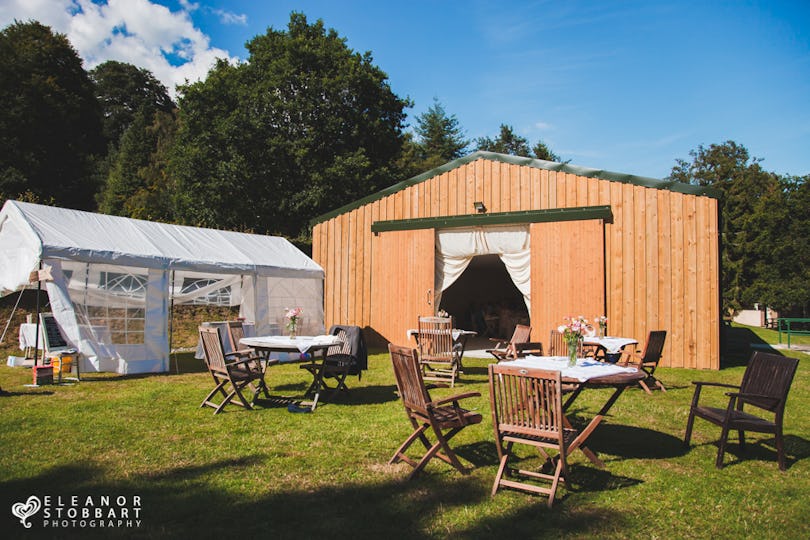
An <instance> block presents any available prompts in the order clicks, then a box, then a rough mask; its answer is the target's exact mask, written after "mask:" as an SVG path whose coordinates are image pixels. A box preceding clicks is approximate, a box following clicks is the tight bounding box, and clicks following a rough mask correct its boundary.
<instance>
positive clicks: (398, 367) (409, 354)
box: [388, 344, 430, 412]
mask: <svg viewBox="0 0 810 540" xmlns="http://www.w3.org/2000/svg"><path fill="white" fill-rule="evenodd" d="M388 350H389V352H390V353H391V363H392V364H393V366H394V376H395V377H396V380H397V389H398V390H399V395H400V396H401V397H402V402H403V404H404V405H405V408H406V409H409V410H415V411H421V412H424V411H426V410H427V403H428V402H429V401H430V395H429V394H428V392H427V389H426V388H425V382H424V379H423V378H422V370H421V369H420V367H419V358H418V356H417V352H416V349H411V348H408V347H400V346H397V345H393V344H391V345H389V346H388Z"/></svg>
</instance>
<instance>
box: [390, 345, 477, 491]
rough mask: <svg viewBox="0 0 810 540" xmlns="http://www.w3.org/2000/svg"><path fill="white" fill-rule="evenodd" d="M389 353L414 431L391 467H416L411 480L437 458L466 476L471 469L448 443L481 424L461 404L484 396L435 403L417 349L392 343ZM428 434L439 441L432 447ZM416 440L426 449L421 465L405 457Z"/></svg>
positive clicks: (392, 461) (466, 396)
mask: <svg viewBox="0 0 810 540" xmlns="http://www.w3.org/2000/svg"><path fill="white" fill-rule="evenodd" d="M388 351H389V352H390V354H391V362H392V364H393V366H394V375H395V376H396V379H397V389H398V390H399V395H400V397H401V398H402V404H403V405H404V406H405V414H406V415H407V416H408V421H409V422H410V423H411V425H412V426H413V432H412V433H411V434H410V435H409V436H408V438H407V439H405V442H403V443H402V444H401V445H400V447H399V448H397V450H396V452H394V455H393V456H391V459H390V460H389V461H388V464H389V465H391V464H393V463H397V462H399V461H404V462H405V463H407V464H408V465H410V466H411V467H413V471H411V474H410V475H409V476H408V479H409V480H410V479H411V478H413V477H414V476H416V475H417V474H418V473H419V472H420V471H421V470H422V469H424V467H425V465H427V463H428V461H430V460H431V459H432V458H434V457H436V458H439V459H441V460H442V461H444V462H446V463H449V464H450V465H452V466H453V467H454V468H455V469H456V470H458V471H459V472H460V473H462V474H467V472H468V470H467V469H466V468H465V467H464V466H463V465H462V464H461V462H460V461H459V459H458V457H456V454H455V452H453V450H452V448H450V445H449V444H448V443H449V441H450V439H452V438H453V437H454V436H455V435H456V434H458V432H459V431H461V430H462V429H464V428H465V427H467V426H469V425H472V424H478V423H480V422H481V415H480V414H478V413H476V412H472V411H469V410H467V409H464V408H462V407H461V406H460V405H459V401H461V400H462V399H466V398H469V397H475V396H480V395H481V394H480V393H478V392H465V393H463V394H459V395H456V396H452V397H448V398H444V399H440V400H436V401H434V400H433V399H431V397H430V394H429V393H428V390H427V388H426V387H425V381H424V379H423V377H422V369H421V368H420V365H419V360H418V358H417V352H416V349H410V348H408V347H400V346H397V345H393V344H390V345H388ZM428 431H432V432H433V434H434V436H435V438H436V442H435V443H433V444H431V442H430V440H429V439H428V436H427V432H428ZM417 440H418V441H420V442H421V443H422V444H423V445H424V447H425V449H426V450H427V452H426V453H425V454H424V455H423V456H422V457H421V459H419V461H418V462H417V461H416V460H414V459H411V458H410V457H408V456H407V455H405V452H406V451H407V450H408V448H409V447H410V446H411V445H412V444H413V443H414V442H415V441H417Z"/></svg>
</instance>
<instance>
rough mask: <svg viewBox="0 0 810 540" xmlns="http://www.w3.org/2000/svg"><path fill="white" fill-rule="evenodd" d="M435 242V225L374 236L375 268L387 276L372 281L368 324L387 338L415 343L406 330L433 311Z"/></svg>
mask: <svg viewBox="0 0 810 540" xmlns="http://www.w3.org/2000/svg"><path fill="white" fill-rule="evenodd" d="M434 244H435V232H434V231H433V229H417V230H413V231H390V232H384V233H381V234H379V235H377V236H375V237H374V238H373V245H374V248H373V253H374V254H375V257H374V260H373V262H372V272H373V274H374V275H383V274H384V275H385V279H375V280H373V281H372V287H371V304H370V307H371V324H370V325H369V326H371V328H373V329H374V331H375V332H376V333H377V334H378V335H379V337H381V338H383V339H385V340H386V341H389V342H391V343H395V344H397V345H411V346H413V345H415V341H413V340H410V341H409V340H408V336H407V330H408V329H409V328H416V326H417V319H418V317H420V316H428V315H433V314H434V309H433V276H434V274H435V267H434V253H435V249H434ZM369 337H372V336H369ZM373 337H375V338H376V337H377V336H373Z"/></svg>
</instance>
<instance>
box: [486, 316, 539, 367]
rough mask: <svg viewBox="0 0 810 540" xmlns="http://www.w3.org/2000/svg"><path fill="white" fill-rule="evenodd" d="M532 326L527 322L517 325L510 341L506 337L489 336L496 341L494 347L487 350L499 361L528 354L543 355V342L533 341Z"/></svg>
mask: <svg viewBox="0 0 810 540" xmlns="http://www.w3.org/2000/svg"><path fill="white" fill-rule="evenodd" d="M531 334H532V327H531V326H526V325H525V324H517V325H515V331H514V332H513V333H512V338H511V339H510V340H509V341H506V340H505V339H496V338H489V340H490V341H493V342H495V346H494V347H493V348H492V349H487V352H488V353H489V354H491V355H492V356H494V357H495V359H496V360H497V361H498V362H503V361H504V360H514V359H516V358H520V357H521V356H526V355H527V354H536V355H538V356H542V355H543V344H542V343H540V342H539V341H538V342H536V343H532V342H530V341H529V340H530V339H531Z"/></svg>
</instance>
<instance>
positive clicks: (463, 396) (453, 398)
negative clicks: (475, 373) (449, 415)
mask: <svg viewBox="0 0 810 540" xmlns="http://www.w3.org/2000/svg"><path fill="white" fill-rule="evenodd" d="M480 395H481V392H465V393H463V394H457V395H455V396H450V397H447V398H443V399H440V400H438V401H431V404H432V405H433V406H435V407H438V406H439V405H444V404H445V403H451V402H453V401H460V400H462V399H467V398H470V397H479V396H480Z"/></svg>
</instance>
